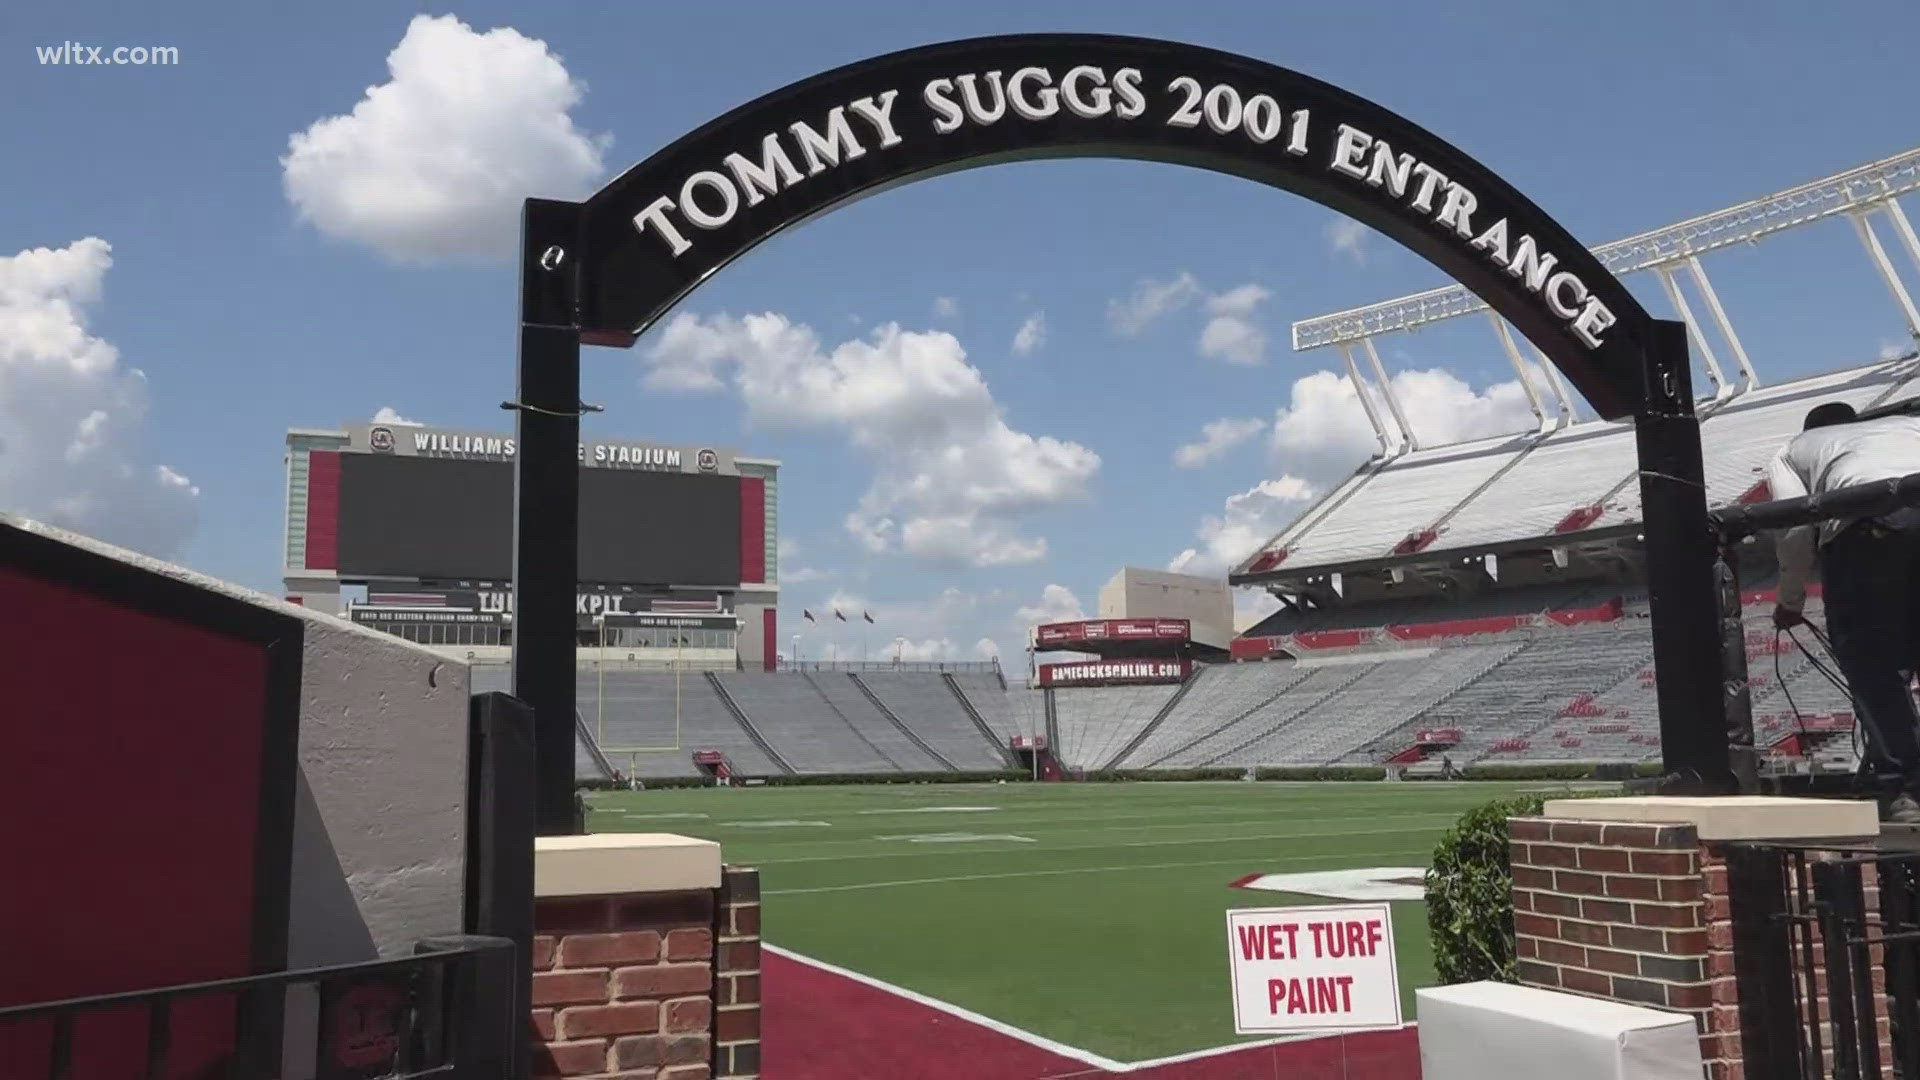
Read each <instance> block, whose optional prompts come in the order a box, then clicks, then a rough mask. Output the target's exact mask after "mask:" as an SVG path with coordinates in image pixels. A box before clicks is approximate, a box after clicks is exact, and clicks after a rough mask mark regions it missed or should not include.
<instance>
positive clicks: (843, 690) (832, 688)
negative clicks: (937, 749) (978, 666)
mask: <svg viewBox="0 0 1920 1080" xmlns="http://www.w3.org/2000/svg"><path fill="white" fill-rule="evenodd" d="M803 677H804V678H805V679H806V680H807V681H808V682H809V683H812V684H813V687H814V689H816V690H818V691H819V692H820V695H821V696H822V697H823V698H825V699H826V701H827V704H828V705H830V706H832V707H833V709H834V710H835V711H836V712H837V713H839V715H840V717H841V718H842V719H844V720H845V721H846V722H847V723H848V725H850V726H851V727H852V728H853V729H854V731H855V733H856V734H858V735H860V736H861V737H863V738H864V739H865V740H866V742H867V743H868V744H869V745H871V746H872V747H873V749H874V751H875V752H877V753H878V754H879V755H880V756H881V757H883V758H885V759H886V760H887V762H888V763H889V764H891V765H892V766H893V767H894V768H896V769H899V770H901V771H902V772H944V771H946V770H947V768H948V766H947V765H946V764H945V763H943V762H941V761H940V760H939V759H938V758H935V757H934V756H933V755H931V754H929V753H927V752H926V751H925V750H922V749H921V748H920V747H919V746H918V745H917V744H915V743H914V741H913V740H912V739H911V738H909V737H908V736H907V734H906V733H905V732H903V731H901V730H900V729H899V728H898V727H896V726H895V725H894V723H893V721H891V720H889V719H887V716H886V714H885V713H883V712H881V711H880V709H879V707H878V706H876V705H874V703H873V702H872V701H870V700H868V698H867V695H865V694H863V693H861V692H860V685H859V684H858V683H856V682H854V681H853V676H851V675H849V674H847V673H846V672H844V671H819V672H813V673H811V674H808V675H806V676H803ZM920 678H921V679H927V678H929V676H926V675H922V676H920ZM931 678H933V679H934V680H936V683H935V685H938V683H937V680H938V678H939V677H938V676H932V677H931ZM943 689H944V688H943ZM762 734H765V732H762Z"/></svg>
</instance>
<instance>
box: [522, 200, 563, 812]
mask: <svg viewBox="0 0 1920 1080" xmlns="http://www.w3.org/2000/svg"><path fill="white" fill-rule="evenodd" d="M579 222H580V206H579V204H577V203H568V202H555V201H551V200H547V199H528V200H527V203H526V209H525V211H524V212H523V215H522V219H521V228H522V232H521V235H522V245H521V253H520V258H521V264H520V282H521V288H520V357H519V397H518V399H517V400H515V401H514V402H511V403H509V404H510V407H512V408H514V409H516V410H517V411H516V413H515V415H516V417H517V420H516V422H515V424H514V434H515V437H516V439H517V441H518V444H519V445H518V448H517V451H516V453H515V455H514V465H513V515H514V524H513V694H514V696H515V697H517V698H519V699H520V700H521V701H523V702H525V703H526V704H527V705H528V706H529V707H531V708H532V709H533V715H534V738H533V743H534V767H535V772H536V791H535V799H536V813H535V819H536V824H537V826H538V828H539V831H540V835H542V836H558V835H564V834H568V833H572V832H574V831H575V829H576V824H575V817H574V805H573V743H574V732H573V710H574V676H573V673H574V633H575V626H574V601H573V598H574V592H575V590H576V589H577V587H578V578H579V574H578V569H579V566H578V563H579V546H580V545H579V530H580V460H579V449H578V447H579V444H580V326H579V265H580V253H579V250H578V248H579Z"/></svg>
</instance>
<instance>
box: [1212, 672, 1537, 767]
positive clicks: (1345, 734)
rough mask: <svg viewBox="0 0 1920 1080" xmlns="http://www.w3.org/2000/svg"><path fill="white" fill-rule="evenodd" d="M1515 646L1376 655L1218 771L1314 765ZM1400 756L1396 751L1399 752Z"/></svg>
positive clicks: (1363, 741)
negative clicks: (1365, 667) (1361, 669)
mask: <svg viewBox="0 0 1920 1080" xmlns="http://www.w3.org/2000/svg"><path fill="white" fill-rule="evenodd" d="M1519 647H1520V645H1519V643H1518V642H1502V643H1500V644H1494V645H1457V646H1448V647H1443V648H1437V649H1409V650H1405V651H1392V652H1386V653H1381V654H1379V657H1380V662H1379V663H1377V664H1374V665H1373V666H1372V667H1371V668H1369V669H1368V670H1367V671H1365V672H1364V673H1362V674H1361V675H1360V677H1359V678H1358V679H1356V680H1354V681H1353V682H1351V683H1349V684H1347V685H1346V686H1344V687H1342V688H1341V689H1340V690H1338V691H1337V692H1335V693H1334V694H1332V695H1330V696H1328V697H1327V698H1326V699H1324V700H1322V701H1320V702H1319V703H1318V704H1316V705H1315V707H1314V708H1313V709H1312V710H1311V711H1310V712H1307V713H1304V714H1296V717H1295V719H1294V720H1293V721H1292V722H1290V723H1287V724H1285V725H1283V726H1281V727H1279V728H1277V729H1276V730H1274V731H1273V732H1272V733H1271V734H1269V735H1268V736H1267V737H1265V738H1262V739H1260V740H1259V741H1257V742H1255V743H1252V744H1249V745H1247V746H1244V747H1242V748H1240V749H1238V750H1236V751H1234V752H1233V753H1232V754H1231V755H1230V756H1229V757H1228V758H1227V759H1226V760H1224V761H1222V762H1221V763H1222V764H1234V765H1320V764H1325V763H1328V762H1331V761H1334V760H1336V759H1339V758H1341V757H1344V756H1346V755H1347V754H1350V753H1352V752H1353V750H1354V749H1356V748H1357V747H1360V746H1363V745H1367V744H1369V743H1372V742H1374V741H1376V740H1378V739H1380V738H1381V737H1382V736H1383V735H1384V734H1385V733H1386V732H1388V731H1391V730H1393V729H1394V728H1397V727H1399V726H1400V725H1402V724H1404V723H1406V721H1407V720H1408V718H1409V717H1412V716H1414V715H1416V714H1418V713H1420V712H1421V711H1422V710H1425V709H1427V708H1430V707H1432V706H1433V705H1434V703H1436V702H1438V701H1440V700H1441V699H1442V698H1444V697H1446V696H1447V695H1449V694H1451V693H1453V692H1455V691H1457V690H1459V689H1460V688H1461V687H1462V686H1465V685H1466V684H1467V683H1469V682H1472V681H1473V680H1474V679H1476V678H1478V677H1480V676H1481V675H1482V674H1484V673H1485V672H1486V671H1487V669H1488V668H1490V667H1492V666H1493V665H1494V664H1497V663H1499V662H1500V661H1501V660H1503V659H1505V658H1506V657H1508V656H1510V655H1512V654H1513V653H1514V652H1515V651H1516V650H1517V649H1518V648H1519ZM1402 749H1404V748H1402Z"/></svg>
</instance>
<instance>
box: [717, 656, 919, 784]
mask: <svg viewBox="0 0 1920 1080" xmlns="http://www.w3.org/2000/svg"><path fill="white" fill-rule="evenodd" d="M718 678H719V680H720V685H721V686H722V687H724V688H726V691H727V694H728V695H729V696H730V697H732V698H733V701H734V704H736V705H738V706H739V707H740V711H742V712H744V713H746V714H747V719H748V720H749V721H751V722H752V724H753V726H754V727H755V728H757V729H758V730H759V732H760V735H761V737H762V738H764V739H766V740H767V742H768V743H770V744H771V745H772V746H773V748H774V750H775V751H776V752H778V753H779V755H780V756H781V757H783V758H785V759H786V760H787V763H788V764H790V765H792V766H793V768H794V771H796V772H803V773H804V772H886V771H897V770H898V768H899V766H897V765H896V764H895V763H893V762H891V761H889V760H888V759H887V757H886V756H885V755H884V754H882V753H881V752H880V751H879V749H878V748H876V747H875V746H874V744H873V743H872V742H871V741H870V740H869V739H868V738H867V737H866V735H865V734H863V733H862V732H861V731H860V729H858V728H856V727H855V726H854V725H853V724H852V723H851V722H849V721H848V719H847V718H846V717H844V716H842V715H841V714H839V713H838V712H836V711H835V710H834V708H833V706H832V705H831V704H829V703H828V701H827V699H826V698H824V697H822V696H821V694H820V691H819V689H818V688H817V687H816V686H815V685H814V684H813V683H812V682H810V681H808V680H807V679H806V678H805V677H804V676H797V675H793V674H788V673H768V672H758V671H752V672H747V671H730V672H725V673H722V674H720V675H719V676H718Z"/></svg>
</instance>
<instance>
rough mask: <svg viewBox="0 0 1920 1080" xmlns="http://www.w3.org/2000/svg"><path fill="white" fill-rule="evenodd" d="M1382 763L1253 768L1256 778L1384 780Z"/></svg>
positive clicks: (1385, 774)
mask: <svg viewBox="0 0 1920 1080" xmlns="http://www.w3.org/2000/svg"><path fill="white" fill-rule="evenodd" d="M1386 778H1387V769H1386V766H1384V765H1272V766H1266V767H1263V768H1260V769H1257V770H1255V772H1254V779H1256V780H1385V779H1386Z"/></svg>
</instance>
